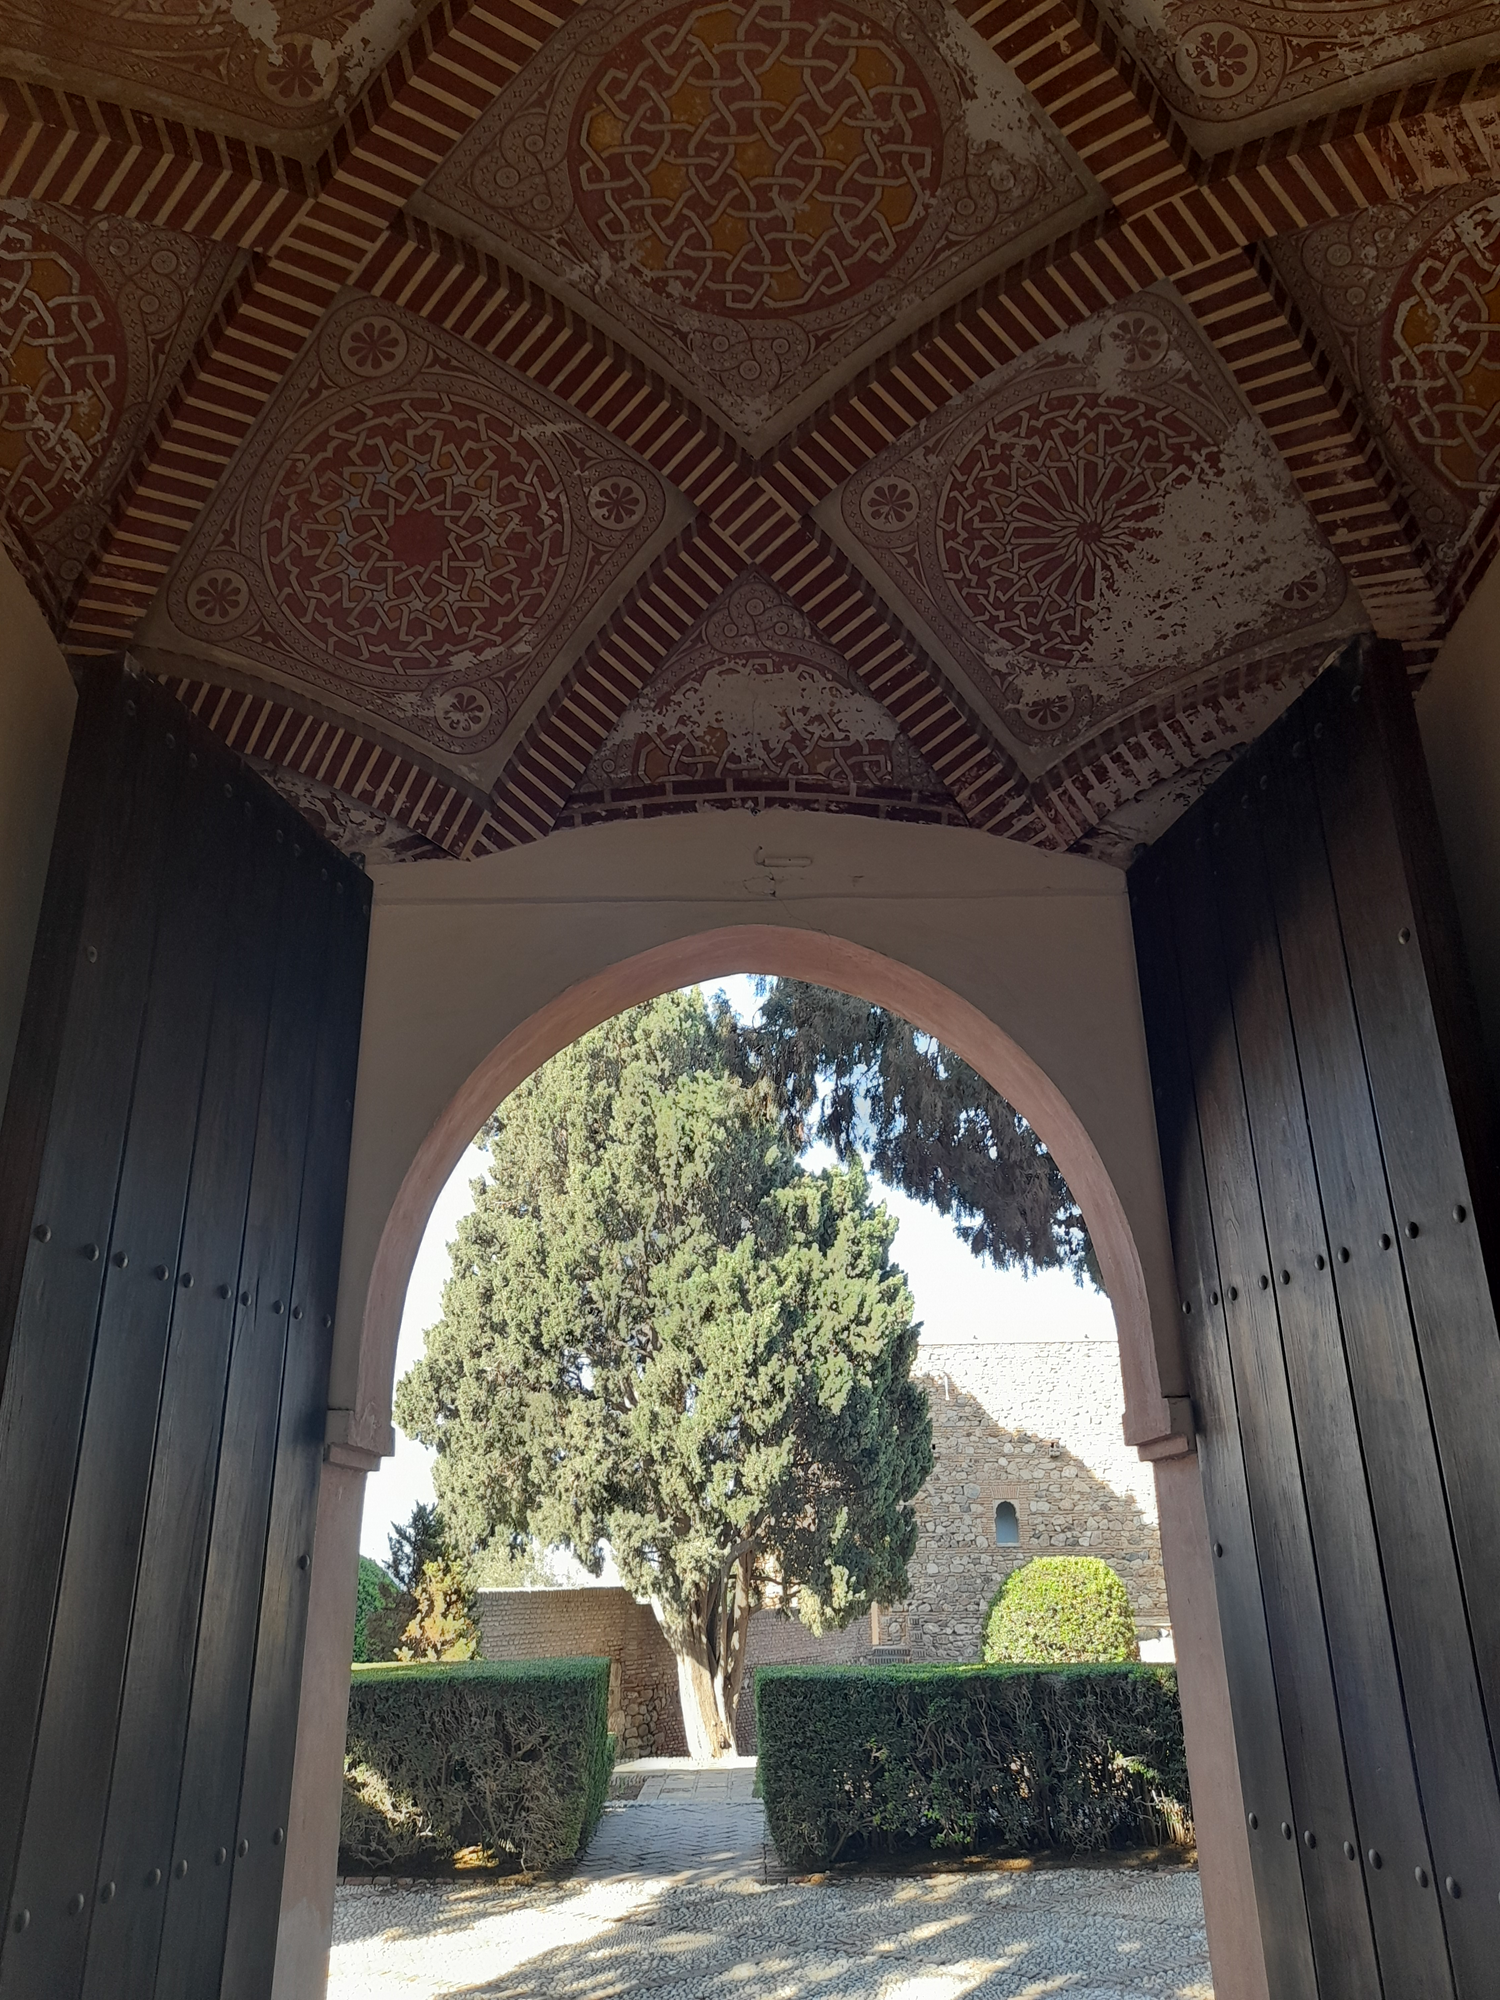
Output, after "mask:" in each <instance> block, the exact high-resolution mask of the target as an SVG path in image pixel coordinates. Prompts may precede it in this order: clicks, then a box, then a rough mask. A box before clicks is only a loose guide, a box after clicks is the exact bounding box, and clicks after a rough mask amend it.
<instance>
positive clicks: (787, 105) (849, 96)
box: [416, 0, 1093, 448]
mask: <svg viewBox="0 0 1500 2000" xmlns="http://www.w3.org/2000/svg"><path fill="white" fill-rule="evenodd" d="M416 205H417V206H418V207H419V208H421V209H422V210H423V212H425V213H428V214H430V215H433V216H435V217H436V218H437V219H439V220H441V221H443V222H444V223H445V224H446V226H448V227H450V228H456V229H458V230H459V231H460V232H466V233H469V234H476V233H477V234H479V235H480V236H482V237H483V238H485V239H486V240H488V241H490V242H492V243H493V244H494V246H495V247H497V248H498V249H499V250H500V251H501V254H502V255H505V256H506V257H508V258H512V259H515V260H517V261H519V262H521V263H522V264H524V265H527V266H529V267H530V268H532V269H533V270H534V271H535V272H536V273H537V275H538V276H540V277H541V278H542V280H543V281H544V282H546V283H548V284H551V285H554V286H561V287H562V288H563V289H564V290H566V291H568V292H570V293H571V294H572V295H573V297H574V298H575V299H576V300H577V301H579V302H580V303H582V304H584V305H586V306H587V307H588V308H589V310H590V311H591V312H592V313H593V314H595V315H599V316H603V317H605V318H606V319H608V320H609V321H611V322H612V323H613V324H614V325H615V326H616V327H618V329H619V330H620V331H621V332H622V333H624V335H625V336H626V338H627V339H628V340H630V341H631V343H632V344H633V345H635V346H636V347H637V348H638V349H639V350H640V351H641V352H643V353H644V354H645V355H646V356H647V357H648V358H649V359H652V360H654V361H656V362H657V363H658V364H659V365H660V366H662V367H663V368H665V369H666V370H667V371H668V372H669V373H670V374H671V375H672V376H673V377H674V378H675V379H676V380H677V381H679V382H681V383H682V385H683V386H684V387H685V388H687V390H688V391H689V393H690V394H692V395H693V396H695V397H696V398H698V399H699V400H700V401H701V402H703V404H704V405H705V406H706V407H707V408H709V409H711V410H713V411H714V412H715V414H717V415H718V416H720V417H721V418H722V419H723V420H724V421H725V422H727V423H728V424H729V425H730V426H731V427H732V428H734V429H735V430H737V431H738V432H740V433H741V435H743V436H744V437H745V438H746V439H747V440H753V441H755V443H756V445H757V448H758V447H759V445H760V444H761V443H763V442H764V441H765V440H766V439H767V438H769V437H770V436H773V435H775V434H776V433H778V432H779V431H781V430H783V429H785V428H786V426H787V425H788V424H789V423H790V422H791V421H793V419H794V417H795V414H796V412H797V409H798V407H799V406H800V404H801V403H802V402H803V401H804V400H805V399H806V398H807V397H808V395H809V393H812V394H814V395H815V396H816V397H817V398H821V397H823V396H826V395H827V393H828V392H829V388H830V386H831V384H832V382H833V380H834V379H835V377H836V376H838V375H841V374H844V373H847V372H848V371H849V367H850V364H851V363H852V362H853V360H854V359H855V357H856V356H858V355H861V354H863V353H864V351H865V350H866V349H867V348H869V347H870V346H871V345H872V343H879V344H884V343H885V342H886V341H887V340H888V339H889V338H890V336H891V334H892V333H893V331H895V330H896V329H897V326H898V323H899V322H902V321H903V320H905V321H910V320H911V319H912V318H913V317H920V318H923V319H925V318H927V317H929V316H930V315H931V314H932V312H933V311H935V310H936V309H937V307H938V306H939V304H941V303H942V300H943V298H944V297H945V296H949V295H952V293H953V291H954V289H955V287H956V288H957V289H958V290H968V289H970V288H971V287H972V286H973V284H974V283H975V282H977V280H978V277H979V276H980V275H981V274H982V273H983V272H984V271H985V270H987V269H989V268H993V266H994V264H995V262H996V259H997V256H998V258H999V259H1000V261H1002V262H1003V261H1004V260H1005V256H1006V253H1007V251H1009V250H1013V249H1014V247H1015V246H1016V245H1017V244H1019V243H1020V242H1021V241H1022V240H1023V239H1027V238H1029V237H1030V236H1031V234H1032V233H1033V232H1035V231H1036V230H1038V229H1039V228H1045V229H1046V230H1051V231H1055V230H1056V229H1057V228H1059V227H1061V226H1064V219H1065V218H1068V219H1077V218H1078V216H1079V215H1081V214H1082V213H1084V212H1086V211H1087V210H1088V209H1089V208H1090V207H1091V206H1092V205H1093V203H1092V198H1091V195H1090V191H1089V189H1088V188H1087V186H1086V184H1085V182H1084V180H1083V178H1082V176H1081V171H1080V170H1079V169H1078V168H1077V167H1076V166H1075V165H1074V163H1073V162H1072V161H1071V159H1070V158H1069V156H1067V155H1066V154H1065V152H1064V150H1063V148H1062V145H1061V143H1060V141H1059V140H1058V139H1057V138H1056V137H1055V135H1054V134H1053V133H1052V131H1051V128H1050V127H1048V126H1046V125H1044V124H1043V122H1042V120H1041V118H1040V116H1039V115H1038V113H1037V112H1036V110H1035V108H1034V107H1033V106H1031V105H1030V103H1029V100H1028V99H1027V98H1026V96H1025V94H1024V92H1023V91H1022V90H1021V88H1020V86H1019V84H1017V83H1016V82H1015V80H1014V78H1012V77H1011V76H1010V73H1009V72H1008V71H1007V70H1005V69H1004V68H1003V67H1002V65H1001V64H1000V63H999V61H998V59H997V58H996V57H995V56H994V55H993V53H992V52H991V51H990V50H989V49H988V48H987V47H986V46H985V45H984V44H983V42H981V41H980V39H979V37H978V36H977V35H975V34H974V33H973V31H972V30H970V29H967V28H966V27H965V26H964V24H963V23H961V22H960V21H959V20H958V18H957V17H956V16H955V15H953V14H952V13H951V11H950V10H948V9H947V8H945V7H943V6H942V5H941V4H939V0H915V4H912V5H910V6H904V5H896V4H893V0H864V4H861V5H859V6H849V5H845V4H842V0H839V4H835V5H833V6H832V7H828V6H815V5H814V4H813V0H730V4H725V0H705V3H704V4H689V5H687V6H680V5H679V6H676V7H665V6H663V5H662V4H661V0H590V4H589V5H587V6H585V7H584V8H582V9H581V10H580V12H579V13H578V15H577V16H576V17H575V18H574V19H573V20H572V21H570V22H568V23H567V24H566V25H565V26H564V27H563V28H561V29H560V30H559V31H558V32H557V33H556V34H555V35H553V36H552V37H551V38H550V39H549V40H548V41H547V42H546V43H545V44H544V45H543V47H542V48H541V49H540V50H539V51H538V53H537V55H536V56H535V57H534V58H533V59H532V61H531V62H530V63H529V64H528V65H527V67H526V70H525V72H524V74H523V75H521V76H520V77H518V78H517V79H516V80H515V81H514V82H513V83H512V84H511V85H510V86H509V87H508V88H507V89H506V90H505V91H503V92H502V93H501V95H500V97H499V98H498V99H497V100H496V102H495V104H494V106H493V107H492V108H491V110H490V111H489V112H488V113H486V115H485V116H484V117H483V118H481V119H480V120H479V122H478V124H477V125H476V126H475V128H474V130H473V131H472V132H471V133H470V134H469V136H468V137H467V138H466V139H465V140H464V141H462V142H461V143H460V145H459V146H458V147H457V149H456V150H455V152H454V153H453V154H452V155H451V157H450V158H449V160H448V161H447V162H446V163H445V164H444V165H443V166H442V167H441V168H440V169H439V170H438V172H437V173H436V174H435V175H434V177H433V180H432V182H431V183H430V186H429V189H428V192H427V194H426V196H425V197H423V198H422V199H421V200H420V201H419V202H418V203H417V204H416Z"/></svg>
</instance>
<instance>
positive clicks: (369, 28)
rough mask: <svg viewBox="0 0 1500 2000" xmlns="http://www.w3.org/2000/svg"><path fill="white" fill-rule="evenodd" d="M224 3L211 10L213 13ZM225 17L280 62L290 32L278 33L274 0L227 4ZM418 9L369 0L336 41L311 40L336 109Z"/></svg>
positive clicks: (392, 0) (397, 1) (395, 0)
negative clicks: (335, 98)
mask: <svg viewBox="0 0 1500 2000" xmlns="http://www.w3.org/2000/svg"><path fill="white" fill-rule="evenodd" d="M225 4H226V0H219V5H218V6H215V7H214V8H213V9H212V10H211V11H213V12H219V11H221V10H222V8H223V6H224V5H225ZM227 10H228V13H229V17H230V19H231V20H232V21H235V22H237V23H238V24H239V26H240V27H242V28H243V29H244V30H245V33H246V34H247V35H248V36H249V37H250V39H251V41H253V42H255V43H257V44H258V45H259V46H260V47H261V48H263V49H265V50H267V52H268V53H269V54H270V56H271V59H272V61H273V63H279V62H280V61H281V60H282V50H283V42H284V41H285V40H289V39H290V38H291V33H292V31H291V30H287V31H283V29H282V25H281V16H280V13H279V12H278V10H277V8H276V5H275V0H227ZM418 11H419V10H418V8H417V7H416V6H415V5H413V3H412V0H370V4H369V6H368V7H366V8H365V10H364V12H363V13H362V14H360V15H359V16H358V17H357V18H356V19H355V20H354V21H352V22H351V23H350V24H349V26H348V27H347V28H346V29H345V30H344V32H343V34H342V35H340V36H339V38H338V40H337V41H336V42H333V41H329V40H328V39H327V38H326V37H323V36H318V37H315V38H314V39H313V40H312V41H311V42H310V43H309V44H308V53H309V54H310V55H311V57H312V59H313V62H314V63H315V64H316V65H317V70H318V75H319V77H320V78H321V79H322V83H323V89H324V91H325V92H330V93H331V92H332V90H333V88H334V86H335V85H336V84H342V86H343V88H342V91H341V93H340V96H339V99H338V103H337V106H336V108H337V109H338V110H340V111H343V110H345V109H347V107H348V105H349V104H350V103H351V102H352V100H353V99H354V98H355V97H356V96H358V94H359V92H360V91H361V90H362V89H363V87H364V85H365V83H366V82H367V81H368V80H369V78H370V76H371V75H372V74H373V72H374V71H375V69H376V68H377V67H378V65H379V64H380V63H382V62H383V61H384V60H385V58H386V56H387V55H389V53H390V52H391V50H392V49H394V48H396V47H397V46H398V45H399V44H400V43H401V42H402V41H403V40H404V39H405V37H406V35H407V33H408V31H409V30H410V29H411V28H412V26H413V25H414V24H415V22H416V19H417V15H418Z"/></svg>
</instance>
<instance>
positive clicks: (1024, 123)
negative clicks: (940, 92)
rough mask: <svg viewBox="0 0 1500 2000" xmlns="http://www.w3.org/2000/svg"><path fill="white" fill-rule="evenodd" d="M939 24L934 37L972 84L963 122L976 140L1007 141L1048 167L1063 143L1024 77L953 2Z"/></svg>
mask: <svg viewBox="0 0 1500 2000" xmlns="http://www.w3.org/2000/svg"><path fill="white" fill-rule="evenodd" d="M934 29H935V32H934V37H933V38H934V40H935V41H936V42H937V44H938V46H939V47H940V48H941V50H942V52H943V54H944V55H945V56H946V57H947V58H948V60H949V62H950V63H952V65H953V67H954V69H956V70H957V71H958V74H959V75H960V76H961V77H962V78H963V79H964V80H965V81H966V82H967V83H968V85H969V90H968V92H967V93H966V94H965V101H964V127H965V129H966V130H967V132H968V135H969V139H970V142H971V144H973V145H976V146H1004V147H1005V148H1007V149H1008V150H1009V151H1010V152H1012V153H1014V154H1019V155H1020V157H1021V158H1022V159H1024V160H1028V161H1030V162H1031V164H1032V165H1033V166H1037V167H1041V168H1043V169H1044V170H1045V169H1046V168H1047V167H1048V166H1049V165H1050V164H1051V162H1052V161H1053V159H1055V157H1056V154H1057V150H1058V142H1057V141H1056V140H1055V139H1053V138H1051V137H1050V136H1049V135H1048V134H1047V132H1045V131H1044V130H1043V128H1042V123H1041V120H1040V119H1039V117H1038V116H1037V110H1036V106H1035V105H1034V104H1033V102H1032V100H1031V98H1030V96H1029V95H1028V94H1027V92H1026V90H1025V89H1024V87H1023V86H1022V84H1021V83H1020V82H1019V80H1018V79H1017V78H1016V77H1015V75H1014V74H1013V73H1012V72H1011V71H1010V70H1008V69H1007V68H1006V66H1005V64H1004V63H1003V62H1001V60H1000V58H999V57H998V56H997V55H996V54H995V51H994V50H993V49H992V48H991V47H990V45H989V43H988V42H987V41H986V40H985V39H984V37H983V35H981V34H980V32H979V30H978V29H977V28H976V27H974V25H973V24H972V22H969V21H966V20H965V19H964V17H963V15H962V14H959V13H957V12H956V11H955V10H954V9H953V8H952V7H945V8H944V9H943V10H942V13H941V15H940V16H939V17H938V19H937V20H936V22H935V23H934ZM994 164H995V163H993V162H992V167H993V166H994Z"/></svg>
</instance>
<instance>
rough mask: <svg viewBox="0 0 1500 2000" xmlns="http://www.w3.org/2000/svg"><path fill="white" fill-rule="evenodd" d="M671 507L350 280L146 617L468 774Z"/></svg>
mask: <svg viewBox="0 0 1500 2000" xmlns="http://www.w3.org/2000/svg"><path fill="white" fill-rule="evenodd" d="M679 510H680V503H677V504H676V505H674V497H673V495H672V493H671V491H670V489H669V488H668V487H667V485H666V484H665V482H664V481H662V480H661V479H659V478H658V477H657V476H656V474H655V473H653V472H652V471H650V470H649V469H648V468H647V467H646V466H644V465H641V464H640V463H639V462H638V461H636V460H635V459H633V458H631V457H630V455H629V454H628V453H626V452H624V451H622V450H621V449H620V447H619V446H618V445H616V444H614V443H612V442H611V441H610V440H609V439H608V438H606V437H605V436H603V435H602V434H601V433H599V432H598V431H595V430H594V429H593V428H592V427H591V426H590V425H588V424H586V423H584V422H583V421H582V420H581V419H579V418H577V417H575V416H572V415H570V414H569V412H568V411H567V410H566V409H564V408H562V407H561V406H560V405H558V404H557V403H555V402H554V401H553V399H552V398H551V397H549V396H547V395H545V394H543V393H542V392H541V391H540V390H538V389H536V388H534V387H533V386H532V385H531V384H530V383H528V382H526V381H524V380H523V379H521V378H520V377H518V376H515V375H513V374H511V373H510V371H508V370H507V369H505V368H503V367H501V366H500V364H499V363H497V362H494V361H491V360H489V359H488V358H487V357H485V356H484V355H482V354H480V353H478V352H477V351H476V350H474V349H472V348H467V347H466V346H465V345H464V343H463V342H461V341H459V340H456V339H454V338H453V336H452V335H450V334H447V333H444V332H443V331H442V330H441V329H439V328H436V327H433V326H431V325H426V324H423V323H422V322H420V321H417V320H414V319H412V318H411V317H410V315H408V314H405V313H402V312H399V311H396V310H395V309H393V308H391V307H386V306H381V307H373V306H372V305H371V304H370V302H369V301H367V300H363V299H358V298H352V299H347V300H345V301H344V302H343V303H342V304H341V305H339V306H338V307H337V308H336V309H335V310H334V311H333V312H331V313H330V314H329V315H328V316H327V318H326V319H325V321H324V322H323V325H322V326H321V328H320V329H319V333H318V337H317V339H316V340H315V341H314V342H313V343H312V345H311V346H310V347H309V348H308V349H307V351H306V352H305V353H304V355H303V356H302V358H301V360H300V361H299V363H298V364H297V366H296V367H295V368H294V369H293V371H292V372H291V374H290V375H289V376H288V378H287V380H286V382H285V383H284V384H283V386H282V389H281V391H280V392H279V394H278V395H277V396H276V398H275V399H274V400H273V401H272V403H271V404H270V406H269V407H268V409H267V410H266V412H265V414H264V416H263V417H262V419H261V421H260V423H259V424H258V425H257V427H256V431H255V433H254V435H253V436H252V437H251V439H250V440H249V442H248V443H247V446H246V448H245V451H244V452H243V454H242V455H241V457H240V458H239V459H238V460H237V462H236V464H235V466H234V468H233V470H232V472H231V474H230V476H229V477H228V478H226V479H225V480H224V481H223V482H222V483H221V485H220V487H219V490H218V492H217V493H216V495H215V497H214V500H213V502H212V504H211V505H210V506H209V507H208V508H207V509H206V510H205V511H204V513H203V515H202V516H201V517H200V519H199V522H198V526H197V529H196V531H195V532H194V534H193V536H192V538H191V540H190V541H189V543H188V545H187V547H186V548H185V549H184V551H183V555H182V559H181V561H180V562H179V564H178V566H177V569H176V572H175V574H174V575H173V577H172V579H171V581H170V583H169V585H168V587H167V589H166V591H165V593H164V596H163V598H162V599H161V600H159V602H158V604H157V606H156V609H155V610H154V612H153V613H152V616H151V618H150V619H149V620H148V622H147V626H146V629H145V631H144V633H143V637H144V639H145V640H146V641H147V642H148V643H149V644H151V645H152V646H154V647H157V648H165V649H170V650H172V651H174V652H179V653H181V652H186V653H188V654H189V655H196V656H197V657H199V658H205V657H206V658H209V659H215V660H219V661H221V662H223V663H225V664H228V665H235V664H238V665H241V666H245V667H249V668H250V669H251V670H252V671H253V670H260V671H261V672H263V673H265V674H268V675H269V677H270V678H271V679H272V680H273V681H276V682H279V683H281V684H282V685H292V686H302V687H305V688H307V689H309V690H311V691H315V692H317V693H319V694H322V695H324V696H325V697H328V698H334V699H342V701H343V702H345V703H346V704H348V705H350V706H352V707H354V708H355V709H356V710H358V711H361V712H363V713H364V714H365V715H367V716H370V717H372V718H374V719H375V720H376V721H377V722H378V723H379V724H381V725H382V726H384V727H385V728H387V729H393V730H395V731H396V732H397V733H398V734H399V735H400V736H401V737H402V738H404V739H405V740H408V741H410V742H412V743H414V744H416V745H419V746H421V747H422V748H424V749H426V750H429V751H437V752H438V753H440V754H446V755H447V756H449V757H454V758H457V759H459V760H461V762H460V764H459V768H460V769H461V770H462V771H463V772H464V774H465V775H466V776H467V777H469V778H471V779H474V780H478V779H480V778H481V777H482V776H483V775H484V773H485V772H486V771H490V772H493V771H494V770H496V769H498V765H499V761H500V760H502V759H503V756H504V754H505V749H506V747H507V746H508V744H509V743H510V742H513V741H514V739H515V736H516V733H517V730H518V729H519V727H520V726H521V725H522V723H523V721H524V719H525V717H526V715H527V714H528V713H529V712H530V710H531V709H534V707H535V705H536V702H537V700H538V699H539V698H540V697H541V695H542V694H543V693H544V692H545V689H546V687H547V685H548V684H549V682H550V681H551V680H553V679H555V677H556V675H557V673H558V672H559V671H561V668H562V666H563V665H564V663H565V662H566V661H567V660H568V659H571V658H572V657H574V656H575V655H576V652H577V650H578V649H579V647H581V645H582V644H583V643H584V642H585V640H586V639H587V637H588V636H589V633H590V632H591V630H592V629H593V626H594V624H596V623H597V621H598V617H599V616H600V615H601V613H602V600H605V599H606V597H607V594H608V593H609V592H610V590H611V588H612V587H615V586H618V584H619V583H620V581H621V579H622V578H624V577H627V576H628V575H629V574H630V573H631V571H632V570H633V569H636V568H638V567H639V566H640V564H641V563H642V562H643V561H645V560H646V559H648V558H649V556H650V554H651V553H652V552H653V550H654V548H655V547H657V546H659V545H660V543H661V541H662V540H663V538H664V537H665V536H666V535H668V534H669V533H670V532H671V527H672V525H673V523H674V522H675V520H676V519H677V517H678V512H679Z"/></svg>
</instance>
